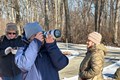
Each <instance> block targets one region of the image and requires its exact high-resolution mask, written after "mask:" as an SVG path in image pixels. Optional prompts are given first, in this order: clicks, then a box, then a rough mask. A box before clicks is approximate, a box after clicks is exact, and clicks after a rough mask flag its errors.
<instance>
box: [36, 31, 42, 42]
mask: <svg viewBox="0 0 120 80" xmlns="http://www.w3.org/2000/svg"><path fill="white" fill-rule="evenodd" d="M35 38H36V39H38V40H39V41H41V42H43V41H44V37H43V34H42V32H39V33H37V34H36V36H35Z"/></svg>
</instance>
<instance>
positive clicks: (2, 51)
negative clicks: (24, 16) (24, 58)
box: [0, 23, 23, 80]
mask: <svg viewBox="0 0 120 80" xmlns="http://www.w3.org/2000/svg"><path fill="white" fill-rule="evenodd" d="M21 46H23V43H22V40H21V36H18V30H17V26H16V24H15V23H8V24H7V25H6V29H5V35H3V36H1V37H0V74H1V76H2V80H21V77H22V75H21V71H20V69H19V68H18V67H17V66H16V65H15V63H14V60H15V54H16V51H17V47H21Z"/></svg>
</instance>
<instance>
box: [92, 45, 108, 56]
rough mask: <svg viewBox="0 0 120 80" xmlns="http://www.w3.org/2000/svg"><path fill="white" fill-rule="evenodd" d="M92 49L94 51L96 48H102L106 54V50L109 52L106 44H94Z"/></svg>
mask: <svg viewBox="0 0 120 80" xmlns="http://www.w3.org/2000/svg"><path fill="white" fill-rule="evenodd" d="M90 50H91V51H94V50H102V51H103V52H104V54H105V55H106V52H107V48H106V47H105V45H104V44H98V45H95V46H93V47H92V48H91V49H90Z"/></svg>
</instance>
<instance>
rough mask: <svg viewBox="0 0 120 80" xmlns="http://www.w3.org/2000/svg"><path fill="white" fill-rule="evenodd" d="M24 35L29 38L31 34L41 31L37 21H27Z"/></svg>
mask: <svg viewBox="0 0 120 80" xmlns="http://www.w3.org/2000/svg"><path fill="white" fill-rule="evenodd" d="M24 31H25V37H26V38H27V39H29V38H30V37H31V36H32V35H34V34H37V33H38V32H42V27H41V26H40V25H39V23H38V22H33V23H27V24H26V25H25V26H24Z"/></svg>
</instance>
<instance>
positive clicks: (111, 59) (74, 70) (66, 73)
mask: <svg viewBox="0 0 120 80" xmlns="http://www.w3.org/2000/svg"><path fill="white" fill-rule="evenodd" d="M58 46H59V48H60V49H61V50H75V51H77V52H78V53H79V55H78V56H76V57H74V58H73V59H70V60H69V64H68V66H67V67H66V68H64V69H62V70H61V71H60V72H59V73H60V79H63V78H65V77H66V78H69V77H73V76H76V75H77V74H78V71H79V65H80V63H81V61H82V59H83V58H84V57H85V54H84V53H85V52H86V45H83V44H70V43H69V44H66V43H58ZM107 48H108V54H107V56H106V57H105V61H106V62H105V67H106V66H108V65H110V64H113V63H115V62H116V61H118V60H120V48H113V47H112V48H111V47H107Z"/></svg>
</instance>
